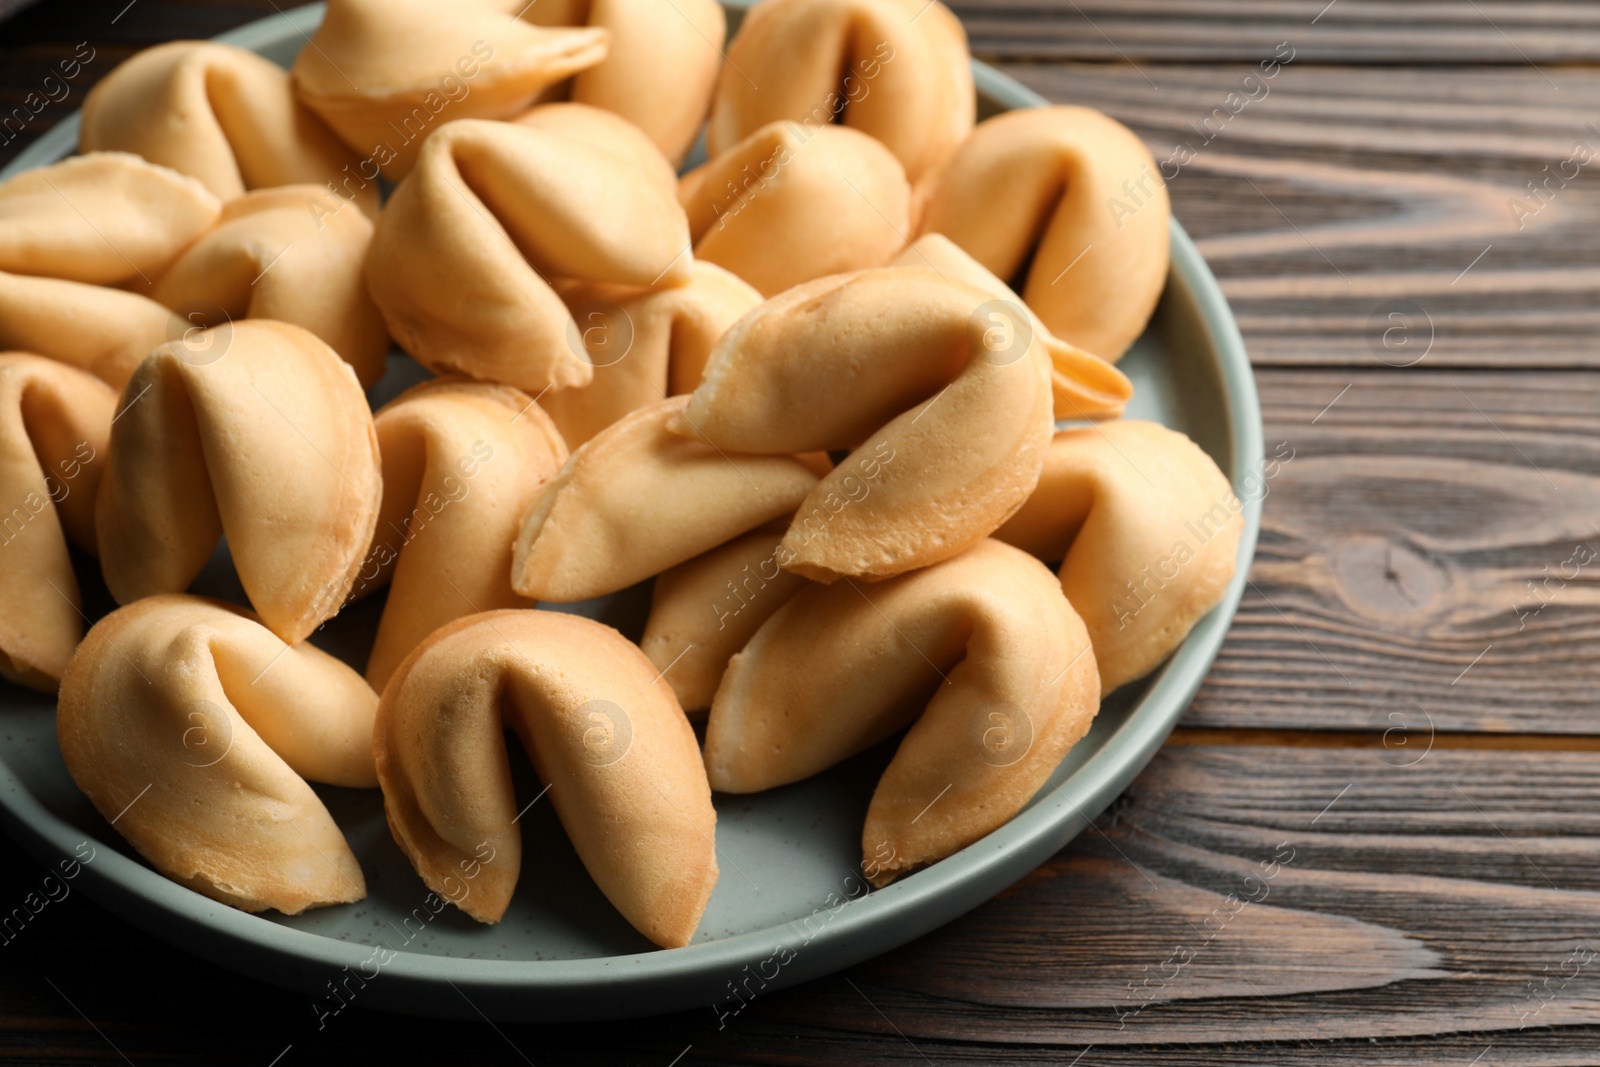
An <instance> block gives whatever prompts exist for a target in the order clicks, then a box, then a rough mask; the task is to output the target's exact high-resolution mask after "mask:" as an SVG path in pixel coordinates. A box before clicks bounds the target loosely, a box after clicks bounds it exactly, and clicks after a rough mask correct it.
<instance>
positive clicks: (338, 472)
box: [95, 319, 381, 642]
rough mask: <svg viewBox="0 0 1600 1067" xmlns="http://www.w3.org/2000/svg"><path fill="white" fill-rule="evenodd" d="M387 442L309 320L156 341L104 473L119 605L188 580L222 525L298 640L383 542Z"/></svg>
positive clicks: (102, 540) (104, 563)
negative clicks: (379, 532) (378, 539)
mask: <svg viewBox="0 0 1600 1067" xmlns="http://www.w3.org/2000/svg"><path fill="white" fill-rule="evenodd" d="M380 495H381V485H380V475H379V465H378V442H377V437H376V435H375V433H374V431H373V427H372V415H371V412H370V411H369V409H368V408H367V401H366V397H365V396H364V395H363V394H362V392H361V386H360V385H359V384H358V383H357V382H356V377H355V374H354V372H352V371H351V369H350V367H349V365H348V364H347V363H345V362H344V361H343V360H341V359H340V358H339V357H338V355H337V354H335V352H334V351H333V349H331V348H329V347H328V346H327V345H326V344H324V343H323V342H322V341H320V340H318V339H317V338H316V337H315V336H313V335H312V334H310V333H309V332H307V331H306V330H303V329H301V328H300V327H298V326H291V325H289V324H288V323H283V322H274V321H272V320H271V319H247V320H244V321H241V322H236V323H233V324H231V325H228V326H222V327H217V328H214V329H211V330H205V331H201V332H200V333H199V334H197V335H195V336H193V337H190V338H186V339H184V340H182V341H175V342H171V343H168V344H165V345H163V346H161V347H160V348H158V349H156V350H155V351H154V352H153V353H151V355H150V357H149V358H148V359H146V360H145V361H144V363H142V364H141V365H140V367H139V369H138V371H136V372H135V373H134V376H133V377H132V379H130V380H129V382H128V386H127V388H126V389H125V390H124V391H123V401H122V411H121V413H120V414H119V415H118V416H117V420H116V423H115V424H114V425H113V426H112V430H111V446H110V450H109V458H108V459H107V462H106V469H105V473H104V475H103V476H102V478H101V481H100V491H99V497H98V501H97V504H96V511H95V529H96V536H97V541H98V544H99V548H100V566H101V570H102V572H103V573H104V575H105V579H106V585H107V586H108V587H109V588H110V590H111V595H112V596H114V597H116V599H117V602H118V603H121V604H129V603H132V602H133V601H135V600H138V599H139V598H141V597H147V596H154V595H156V594H157V593H176V592H181V591H183V590H184V589H186V588H188V586H189V583H190V582H192V581H193V580H194V579H195V577H196V576H197V575H198V574H199V573H200V570H201V568H202V567H204V566H205V563H206V561H207V560H208V559H210V557H211V554H212V551H213V549H215V548H216V544H217V537H218V535H219V534H226V535H227V538H228V548H229V550H230V552H231V553H232V555H233V564H234V568H235V569H236V570H237V571H238V574H239V581H240V583H241V584H242V585H243V586H244V590H245V593H246V594H247V595H248V596H249V598H250V603H251V605H252V606H253V607H254V608H255V609H256V611H257V613H259V614H260V616H261V620H262V622H263V624H264V625H265V626H266V627H267V628H268V629H269V630H271V631H272V632H273V633H274V634H277V635H278V636H279V637H280V638H282V639H283V640H285V641H289V642H298V641H301V640H303V639H304V638H305V637H306V636H307V635H308V634H310V633H311V632H312V631H313V630H315V629H316V628H317V626H319V625H320V624H321V623H322V622H323V621H324V620H326V619H328V618H331V617H332V616H333V615H335V614H336V613H337V612H338V611H339V609H340V607H342V606H343V604H344V601H345V598H346V596H347V595H348V594H349V592H350V589H351V586H352V585H353V584H354V582H355V579H356V575H357V573H358V571H359V570H360V568H361V561H362V558H363V557H364V556H365V554H366V551H367V547H368V546H369V545H370V544H371V543H372V532H373V528H374V527H375V525H376V523H377V518H378V502H379V497H380Z"/></svg>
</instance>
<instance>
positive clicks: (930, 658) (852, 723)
mask: <svg viewBox="0 0 1600 1067" xmlns="http://www.w3.org/2000/svg"><path fill="white" fill-rule="evenodd" d="M930 698H931V699H930ZM1099 706H1100V682H1099V677H1098V675H1097V673H1096V670H1095V659H1094V656H1093V655H1091V654H1090V646H1089V636H1088V634H1087V633H1086V632H1085V630H1084V625H1083V621H1082V620H1081V619H1079V618H1078V614H1077V612H1075V611H1074V610H1073V608H1072V605H1071V604H1069V603H1068V602H1067V600H1066V598H1064V597H1063V596H1062V595H1061V589H1060V587H1059V585H1058V583H1057V582H1056V580H1055V578H1054V576H1052V575H1051V573H1050V572H1049V571H1048V570H1047V569H1045V567H1044V566H1043V565H1042V564H1040V563H1039V562H1038V561H1037V560H1034V559H1032V558H1030V557H1029V556H1027V555H1026V554H1025V553H1023V552H1020V551H1018V550H1016V549H1014V548H1011V547H1009V546H1007V545H1002V544H999V543H997V542H994V541H981V542H979V543H978V544H977V545H974V546H973V547H972V548H970V549H968V550H967V551H966V552H964V553H962V554H961V555H959V556H956V557H955V558H953V559H949V560H946V561H944V562H943V563H939V564H936V565H934V566H932V567H928V568H926V569H924V570H919V571H914V572H912V573H910V574H904V575H901V576H900V577H898V578H892V579H890V580H888V581H885V582H881V583H878V584H876V585H868V586H856V585H853V584H852V583H845V582H841V583H838V584H835V585H831V586H818V585H813V586H808V587H807V588H805V589H802V590H801V591H800V592H799V593H798V594H797V595H796V596H795V597H794V598H793V599H791V600H790V601H789V602H788V603H787V604H785V605H784V606H783V607H781V608H779V609H778V611H777V613H776V614H774V615H773V616H772V617H771V618H770V619H768V620H767V621H766V622H765V623H764V624H763V625H762V627H761V629H760V630H759V631H757V632H756V635H755V636H754V637H753V638H751V639H750V643H749V644H747V645H746V646H745V647H744V650H743V651H742V652H740V653H739V654H738V655H736V656H734V657H733V661H732V662H731V663H730V664H729V665H728V671H727V673H726V674H725V675H724V676H723V679H722V684H721V686H720V687H719V688H718V689H717V695H716V699H715V701H714V702H713V703H712V705H711V718H710V719H709V720H708V722H707V725H706V742H705V761H706V770H707V773H708V775H709V777H710V780H711V787H712V788H713V789H716V790H719V791H722V792H729V793H754V792H759V791H761V790H764V789H771V788H773V787H775V786H780V785H785V784H787V783H789V782H796V781H799V780H800V779H802V778H807V777H810V776H811V775H813V774H816V773H818V772H820V771H823V770H826V769H827V768H829V767H831V766H833V765H834V764H836V763H838V762H840V761H841V760H843V759H846V758H848V757H850V756H852V755H855V754H856V753H857V752H861V751H863V750H864V749H867V748H870V747H871V746H872V745H875V744H877V743H878V742H880V741H883V740H885V739H886V738H889V737H892V736H894V735H895V734H896V733H898V732H899V731H901V730H903V729H905V728H906V727H908V726H909V727H910V730H909V731H908V732H907V733H906V735H905V737H904V739H903V740H902V741H901V742H900V746H899V748H898V750H897V751H896V752H895V755H894V758H893V759H892V760H891V761H890V763H889V766H888V768H887V769H886V770H885V771H884V772H883V777H882V778H881V779H880V780H879V782H878V787H877V789H876V791H874V793H873V795H872V803H871V805H870V806H869V807H868V809H867V818H866V825H865V827H864V829H863V831H862V836H861V846H862V855H863V857H864V858H865V865H866V870H867V876H868V878H869V879H870V880H871V881H872V882H873V883H874V884H875V885H879V886H883V885H887V884H888V883H890V882H892V881H893V880H894V879H895V878H897V877H899V876H900V875H902V874H904V873H906V872H908V871H910V870H913V869H915V868H917V867H920V866H922V865H923V864H927V863H932V862H934V861H935V860H940V859H943V858H944V857H946V856H948V855H950V854H952V853H954V852H957V851H959V850H960V849H963V848H965V847H967V846H968V845H970V844H972V843H973V842H974V841H977V840H978V839H979V838H981V837H982V836H984V835H985V834H987V833H989V832H990V831H992V830H995V829H997V828H998V827H999V826H1001V825H1002V824H1003V823H1005V822H1006V821H1007V820H1008V819H1010V818H1011V817H1012V816H1013V815H1015V814H1016V813H1017V812H1018V811H1020V810H1021V809H1022V807H1023V805H1024V804H1026V803H1027V802H1028V801H1029V799H1031V798H1032V797H1033V795H1034V793H1036V792H1038V790H1039V787H1040V786H1042V785H1043V784H1044V782H1045V780H1046V779H1047V778H1049V776H1050V773H1051V772H1052V771H1053V770H1055V768H1056V765H1057V764H1059V763H1060V762H1061V759H1062V757H1063V756H1065V755H1066V753H1067V750H1068V749H1070V748H1071V747H1072V746H1073V744H1074V743H1076V742H1077V741H1078V740H1079V739H1080V738H1081V737H1083V735H1084V734H1085V733H1087V732H1088V730H1089V726H1090V724H1091V723H1092V722H1093V721H1094V717H1095V713H1096V712H1097V711H1098V710H1099Z"/></svg>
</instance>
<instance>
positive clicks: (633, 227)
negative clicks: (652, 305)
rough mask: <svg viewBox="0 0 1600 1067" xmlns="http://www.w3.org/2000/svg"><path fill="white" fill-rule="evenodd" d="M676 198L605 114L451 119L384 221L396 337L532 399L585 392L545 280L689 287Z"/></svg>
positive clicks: (664, 173) (647, 156)
mask: <svg viewBox="0 0 1600 1067" xmlns="http://www.w3.org/2000/svg"><path fill="white" fill-rule="evenodd" d="M675 190H676V179H675V177H674V176H673V173H672V167H671V165H670V164H668V163H667V161H666V159H665V158H664V157H663V156H662V155H661V153H660V151H659V150H657V148H656V147H655V145H653V144H652V143H651V142H650V140H649V139H648V138H646V137H645V136H644V135H643V134H642V133H640V132H639V130H638V129H636V128H635V127H633V126H632V125H630V124H629V123H628V122H626V121H625V120H623V119H620V118H618V117H617V116H615V115H613V114H611V113H610V112H608V111H601V110H600V109H599V108H592V107H586V106H584V105H582V104H551V105H547V106H545V107H540V108H536V109H534V110H533V111H531V112H529V113H528V114H526V115H523V116H521V117H520V118H519V119H518V121H517V122H489V121H484V120H479V119H467V120H462V121H459V122H451V123H448V124H446V125H444V126H442V127H440V128H439V130H438V132H436V133H435V134H433V135H432V136H431V137H429V138H428V142H427V144H426V145H425V146H424V148H423V150H422V153H421V155H420V156H419V157H418V159H417V165H416V167H415V169H414V170H413V171H412V172H411V174H410V176H408V177H407V178H406V180H405V181H403V182H401V183H400V185H399V187H398V188H397V189H395V192H394V195H393V196H392V197H390V199H389V203H388V205H387V206H386V207H385V208H384V211H383V215H382V216H381V217H380V218H379V219H378V227H377V232H376V233H375V234H374V235H373V239H372V250H371V253H370V255H369V258H368V263H367V279H368V286H369V288H370V290H371V292H372V297H373V299H374V300H375V301H376V302H377V305H378V309H379V310H380V311H381V312H382V313H383V317H384V321H385V322H386V323H387V324H388V326H389V332H390V334H392V335H393V337H394V339H395V340H396V341H397V342H399V344H400V346H401V347H402V348H404V349H405V350H406V351H407V352H409V353H411V355H413V356H415V357H416V358H417V360H418V361H419V362H421V363H422V364H424V365H425V366H427V367H429V368H431V369H432V370H435V371H437V372H439V373H451V372H453V373H459V374H465V375H467V376H469V377H473V378H479V379H484V380H488V381H498V382H504V383H505V384H507V385H514V386H516V387H517V388H519V389H524V390H527V391H528V392H529V393H530V394H532V395H535V396H537V395H538V394H539V393H541V392H543V391H544V390H545V389H546V388H556V389H568V388H573V387H577V386H583V385H587V384H588V383H589V381H590V380H591V379H592V377H593V371H592V369H591V367H590V365H589V361H588V358H587V354H586V353H585V352H584V350H583V345H582V343H581V341H580V340H579V333H578V329H577V325H576V323H574V322H573V319H572V316H571V314H570V313H568V311H567V307H566V305H565V304H563V303H562V302H561V298H560V297H559V296H557V295H556V292H555V290H554V289H552V288H551V285H550V280H551V279H570V280H575V281H586V282H604V283H610V284H616V285H626V286H632V287H637V288H651V287H656V286H666V287H676V286H682V285H686V284H688V282H689V278H690V265H691V263H692V262H693V256H692V255H691V254H690V252H689V228H688V225H687V223H686V222H685V220H684V216H683V209H682V208H680V207H679V206H678V204H677V199H676V193H675Z"/></svg>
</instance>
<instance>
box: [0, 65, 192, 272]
mask: <svg viewBox="0 0 1600 1067" xmlns="http://www.w3.org/2000/svg"><path fill="white" fill-rule="evenodd" d="M93 95H94V94H93V93H91V94H90V98H91V99H93ZM221 210H222V204H221V202H220V201H218V200H217V198H216V197H215V196H213V195H212V194H211V193H210V192H209V191H208V190H207V189H206V187H205V186H203V185H201V184H200V183H199V182H197V181H195V180H194V179H193V178H188V177H185V176H184V175H182V174H180V173H178V172H177V171H176V170H169V169H167V168H166V167H158V166H156V165H155V164H152V163H146V162H145V161H144V160H142V159H140V158H139V157H138V156H133V155H129V154H127V153H126V152H96V153H93V154H91V155H86V156H74V157H72V158H71V159H65V160H62V161H61V162H60V163H56V164H53V165H52V166H48V167H39V168H36V169H34V170H25V171H23V172H22V173H21V174H18V175H17V176H16V177H14V178H12V179H10V180H9V181H7V182H5V183H4V184H0V270H4V271H10V272H12V273H15V274H34V275H41V276H44V277H49V278H62V279H66V280H68V281H75V282H89V283H92V284H94V285H117V284H119V283H122V282H127V281H141V282H144V283H146V284H148V283H149V282H150V281H151V280H152V279H153V278H155V277H156V276H157V275H159V274H160V273H161V272H162V271H163V270H164V269H166V266H167V264H169V263H171V262H172V261H173V259H175V258H176V257H177V255H178V253H179V252H182V251H183V250H184V248H185V247H187V246H188V244H189V242H191V241H193V240H194V239H195V238H196V237H199V236H200V235H201V234H202V233H205V232H206V231H207V230H208V229H210V228H211V226H212V224H213V223H215V222H216V221H217V216H218V213H219V212H221Z"/></svg>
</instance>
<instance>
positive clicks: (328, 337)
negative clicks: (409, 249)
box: [150, 185, 389, 388]
mask: <svg viewBox="0 0 1600 1067" xmlns="http://www.w3.org/2000/svg"><path fill="white" fill-rule="evenodd" d="M319 192H320V191H319V190H318V189H316V188H315V187H313V186H307V185H285V186H280V187H278V188H274V189H262V190H258V191H256V192H253V193H246V194H245V195H243V196H241V197H239V198H238V199H237V200H232V201H229V202H228V204H227V206H226V207H225V208H223V211H222V218H221V221H220V222H219V224H218V225H217V226H216V227H215V228H214V229H212V230H211V231H210V232H209V233H207V234H205V235H204V236H203V237H201V238H200V239H199V240H198V241H196V242H195V243H194V244H193V245H191V246H190V247H189V248H188V249H187V250H186V251H185V252H184V253H183V254H182V255H181V256H179V257H178V259H177V261H176V262H174V263H173V264H172V266H171V267H169V268H168V269H167V271H166V273H165V274H163V275H162V276H161V278H160V279H159V280H158V281H157V282H156V285H155V288H154V289H152V290H151V294H150V295H151V296H153V297H155V299H157V300H159V301H160V302H161V303H163V304H165V305H167V306H168V307H170V308H175V309H177V310H178V311H179V313H180V314H181V315H184V316H185V317H188V316H191V315H192V316H200V317H203V318H204V323H203V324H204V325H206V326H219V325H221V324H222V322H224V321H227V320H228V319H232V318H239V319H242V318H247V317H248V318H252V319H277V320H279V321H280V322H290V323H293V324H294V325H296V326H303V327H305V328H306V329H308V330H310V331H311V332H312V333H314V334H316V335H317V336H318V337H320V338H322V339H323V340H324V341H326V342H327V343H328V345H329V346H330V347H331V348H332V349H333V350H334V351H335V352H337V353H339V355H340V356H342V357H344V360H345V362H346V363H348V364H350V366H351V367H353V368H354V369H355V372H356V377H357V378H358V379H360V381H361V384H362V386H363V387H364V388H370V387H371V386H372V385H374V384H375V383H376V382H377V381H378V379H379V378H381V377H383V372H384V368H385V357H386V356H387V354H388V351H389V335H388V333H387V332H386V331H385V330H384V327H383V317H382V316H381V315H379V314H378V309H377V307H376V306H374V304H373V303H372V298H371V297H369V296H368V295H367V282H366V274H365V268H366V260H367V246H368V245H369V244H370V243H371V242H372V222H371V220H369V219H368V218H367V217H366V216H365V215H363V214H361V213H360V212H359V211H343V212H335V213H330V214H328V215H326V216H322V217H320V218H319V217H317V216H315V215H313V214H312V213H311V212H309V211H307V210H306V206H305V205H306V201H307V200H308V199H310V198H312V197H315V196H317V195H318V193H319ZM207 313H209V314H207ZM219 313H220V315H219ZM219 317H220V318H221V321H212V320H213V319H216V318H219Z"/></svg>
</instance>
